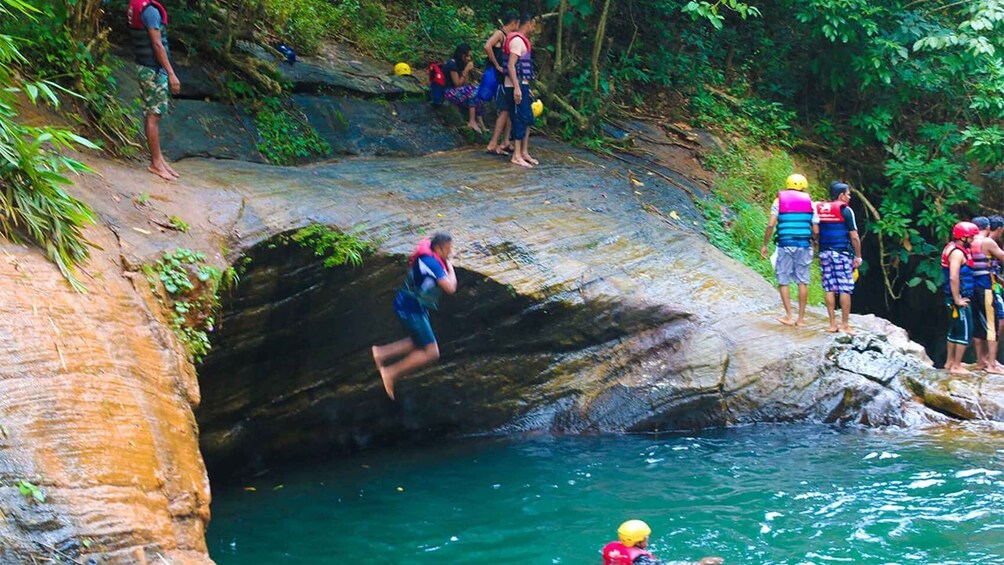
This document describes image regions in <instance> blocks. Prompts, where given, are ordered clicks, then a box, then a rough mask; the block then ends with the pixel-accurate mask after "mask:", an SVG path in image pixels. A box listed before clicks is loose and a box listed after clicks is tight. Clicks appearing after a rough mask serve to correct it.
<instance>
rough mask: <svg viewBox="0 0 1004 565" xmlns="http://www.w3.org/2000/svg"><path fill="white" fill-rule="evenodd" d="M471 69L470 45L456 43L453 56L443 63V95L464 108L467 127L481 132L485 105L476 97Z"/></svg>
mask: <svg viewBox="0 0 1004 565" xmlns="http://www.w3.org/2000/svg"><path fill="white" fill-rule="evenodd" d="M473 70H474V60H473V57H472V56H471V46H470V45H468V44H466V43H461V44H460V45H457V48H456V49H454V50H453V58H452V59H450V60H449V61H447V62H446V63H445V64H444V65H443V74H444V75H446V76H445V78H446V92H445V94H444V97H445V98H446V99H447V100H449V101H450V102H452V103H453V104H456V105H457V106H459V107H460V108H463V109H466V110H467V127H469V128H471V129H472V130H474V131H476V132H478V133H481V132H482V131H484V127H485V122H484V113H485V106H484V102H482V101H481V99H479V98H478V87H477V86H475V85H474V84H473V81H472V80H471V71H473Z"/></svg>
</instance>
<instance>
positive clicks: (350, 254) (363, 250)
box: [289, 224, 373, 268]
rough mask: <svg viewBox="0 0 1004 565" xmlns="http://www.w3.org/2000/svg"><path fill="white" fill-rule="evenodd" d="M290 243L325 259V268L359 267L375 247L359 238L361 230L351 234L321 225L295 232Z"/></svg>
mask: <svg viewBox="0 0 1004 565" xmlns="http://www.w3.org/2000/svg"><path fill="white" fill-rule="evenodd" d="M289 239H290V241H292V242H294V243H296V244H298V245H299V246H300V247H303V248H305V249H310V250H312V251H313V252H314V255H315V256H317V257H323V258H324V266H325V267H329V268H331V267H337V266H339V265H345V264H350V265H352V266H353V267H358V266H360V265H362V263H363V256H365V255H367V254H369V253H372V252H373V247H372V246H371V245H370V243H368V242H367V241H365V240H363V239H361V238H360V236H359V230H358V229H356V230H353V231H352V232H349V233H342V232H340V231H336V230H334V229H332V228H329V227H328V226H324V225H321V224H311V225H309V226H307V227H305V228H302V229H299V230H297V231H295V232H293V233H292V234H291V235H290V236H289Z"/></svg>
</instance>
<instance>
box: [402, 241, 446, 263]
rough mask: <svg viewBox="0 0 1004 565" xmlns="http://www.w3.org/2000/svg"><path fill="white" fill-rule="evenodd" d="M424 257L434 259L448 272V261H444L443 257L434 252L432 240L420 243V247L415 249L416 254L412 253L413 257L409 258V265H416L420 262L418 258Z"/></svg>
mask: <svg viewBox="0 0 1004 565" xmlns="http://www.w3.org/2000/svg"><path fill="white" fill-rule="evenodd" d="M423 256H425V257H432V258H434V259H435V260H436V261H439V264H440V265H442V266H443V270H444V271H445V270H447V269H446V261H443V258H442V257H440V256H439V255H436V254H435V253H433V252H432V240H431V239H423V240H422V241H419V242H418V245H417V246H416V247H415V252H414V253H412V254H411V257H409V258H408V265H409V266H411V265H414V264H415V261H418V258H419V257H423Z"/></svg>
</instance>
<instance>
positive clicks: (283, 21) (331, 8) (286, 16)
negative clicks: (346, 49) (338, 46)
mask: <svg viewBox="0 0 1004 565" xmlns="http://www.w3.org/2000/svg"><path fill="white" fill-rule="evenodd" d="M264 9H265V14H266V16H267V17H268V19H269V23H270V24H271V25H270V26H269V28H270V29H271V30H272V31H273V33H275V34H276V35H277V38H276V39H278V40H281V41H283V42H285V43H287V44H288V45H291V46H293V48H294V49H296V50H297V51H298V52H300V53H302V54H304V55H312V54H314V53H316V52H317V51H318V49H320V47H321V45H322V43H323V42H324V40H325V39H327V38H328V37H330V36H331V34H332V32H333V31H335V30H338V29H340V28H341V27H342V26H343V23H342V22H343V21H344V18H343V14H342V10H340V9H339V7H338V6H337V5H336V4H334V3H332V2H329V1H326V0H264Z"/></svg>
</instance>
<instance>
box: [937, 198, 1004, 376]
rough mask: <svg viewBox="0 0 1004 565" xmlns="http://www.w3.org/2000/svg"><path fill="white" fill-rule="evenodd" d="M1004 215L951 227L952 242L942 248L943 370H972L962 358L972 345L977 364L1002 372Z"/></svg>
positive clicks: (956, 371)
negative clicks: (1003, 247) (1002, 245)
mask: <svg viewBox="0 0 1004 565" xmlns="http://www.w3.org/2000/svg"><path fill="white" fill-rule="evenodd" d="M1002 234H1004V218H1002V217H1001V216H991V217H989V218H988V217H985V216H978V217H976V218H973V219H972V221H970V222H959V223H957V224H955V226H954V227H953V228H952V240H951V241H949V242H948V245H946V246H945V248H944V250H942V252H941V269H942V271H943V273H944V276H945V284H944V294H945V310H946V312H947V315H948V319H949V326H948V356H947V358H946V360H945V369H947V370H948V372H949V373H953V374H968V373H969V372H970V371H969V369H967V368H966V367H964V366H963V365H962V358H963V357H964V356H965V354H966V350H967V349H968V348H969V346H970V345H974V346H975V349H976V365H975V366H974V368H975V369H976V370H980V371H986V372H988V373H998V374H1004V366H1002V365H1001V364H1000V363H998V362H997V341H998V336H999V335H1000V332H1001V331H1002V330H1004V321H1002V320H1004V299H1002V297H1001V284H1000V275H1001V265H1004V251H1002V250H1001V248H1000V244H999V242H1000V239H1001V235H1002Z"/></svg>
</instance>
